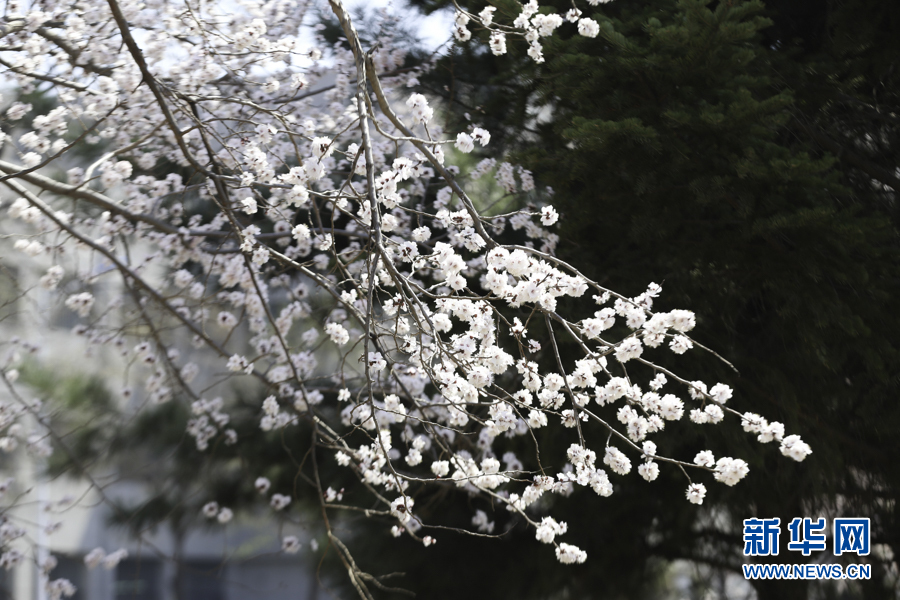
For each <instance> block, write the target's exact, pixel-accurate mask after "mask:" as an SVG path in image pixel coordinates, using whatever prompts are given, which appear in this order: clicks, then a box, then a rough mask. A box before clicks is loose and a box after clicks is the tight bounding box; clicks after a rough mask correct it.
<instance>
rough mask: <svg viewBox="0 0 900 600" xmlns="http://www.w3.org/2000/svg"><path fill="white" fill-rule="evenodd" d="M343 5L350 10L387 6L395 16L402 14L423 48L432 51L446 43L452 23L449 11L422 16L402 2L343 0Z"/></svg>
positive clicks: (451, 14)
mask: <svg viewBox="0 0 900 600" xmlns="http://www.w3.org/2000/svg"><path fill="white" fill-rule="evenodd" d="M345 5H346V6H348V7H349V8H351V9H355V8H358V7H362V6H365V7H366V8H372V7H380V6H389V7H390V8H391V9H392V11H393V12H394V13H396V14H402V15H405V16H406V17H407V19H408V20H409V21H410V22H411V24H412V25H413V27H412V29H413V31H416V32H417V33H418V34H419V36H420V38H421V39H422V41H423V42H424V43H425V46H426V47H427V48H428V49H430V50H434V49H435V48H437V47H438V46H440V45H441V44H443V43H444V42H446V41H447V39H448V38H449V37H450V26H451V24H452V23H453V13H452V12H451V11H440V12H437V13H434V14H431V15H428V16H422V15H421V14H420V13H419V11H417V10H416V9H414V8H410V7H408V6H407V5H406V2H404V1H403V0H399V1H391V0H345Z"/></svg>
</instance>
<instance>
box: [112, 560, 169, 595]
mask: <svg viewBox="0 0 900 600" xmlns="http://www.w3.org/2000/svg"><path fill="white" fill-rule="evenodd" d="M160 570H161V569H160V564H159V561H157V560H153V559H150V558H141V557H137V558H133V559H127V560H123V561H122V562H120V563H119V566H117V567H116V583H115V588H114V594H115V595H114V597H115V599H116V600H160V598H162V594H160Z"/></svg>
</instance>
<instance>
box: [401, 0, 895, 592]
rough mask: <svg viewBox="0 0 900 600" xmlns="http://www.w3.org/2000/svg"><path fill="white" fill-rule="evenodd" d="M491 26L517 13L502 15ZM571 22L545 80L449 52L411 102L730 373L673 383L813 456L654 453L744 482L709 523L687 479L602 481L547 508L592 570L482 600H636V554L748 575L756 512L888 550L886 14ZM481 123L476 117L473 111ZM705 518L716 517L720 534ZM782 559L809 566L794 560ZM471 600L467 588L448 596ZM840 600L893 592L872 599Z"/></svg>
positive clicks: (521, 556)
mask: <svg viewBox="0 0 900 600" xmlns="http://www.w3.org/2000/svg"><path fill="white" fill-rule="evenodd" d="M416 4H421V5H422V6H424V7H425V8H426V9H430V10H433V9H436V8H438V7H440V6H442V5H443V4H444V3H442V2H421V3H416ZM492 4H494V3H492ZM541 4H542V6H543V7H548V8H549V7H550V6H551V5H552V6H553V7H554V9H555V10H556V11H557V12H564V11H565V10H566V9H567V8H568V7H569V5H568V3H565V2H542V3H541ZM496 5H497V6H498V7H499V9H498V13H500V12H503V11H508V12H509V14H510V15H513V16H514V15H515V13H516V9H515V8H514V6H513V5H512V4H510V3H506V2H499V3H496ZM482 7H483V3H472V4H470V5H467V8H468V9H469V10H471V11H472V12H478V11H479V10H480V9H481V8H482ZM579 7H580V8H582V9H583V10H585V12H586V13H587V15H586V16H591V17H592V18H594V19H595V20H597V21H598V22H599V23H600V27H601V32H600V35H599V36H598V37H597V38H596V39H587V38H583V37H580V36H578V35H577V34H576V33H575V26H574V25H570V24H565V25H563V26H562V27H561V28H560V29H559V30H558V35H556V36H554V37H553V38H548V39H547V40H546V43H545V46H544V54H545V56H546V58H547V62H546V63H545V64H543V65H539V66H535V65H534V64H532V63H531V62H530V61H529V60H528V59H527V58H524V57H523V55H524V50H525V48H524V46H523V44H522V43H521V42H519V43H518V45H517V44H516V43H512V42H511V43H510V49H511V53H510V56H507V57H501V58H499V59H498V58H495V57H493V56H491V55H490V54H486V53H484V52H483V51H479V50H478V49H477V47H475V46H467V47H465V48H461V49H458V50H456V51H455V52H454V54H453V55H452V56H451V57H450V58H449V59H448V60H446V61H444V63H443V64H442V65H441V66H440V67H439V68H438V70H437V71H436V75H435V76H433V78H432V79H430V80H428V81H426V83H425V85H426V87H427V88H428V91H431V92H432V93H437V94H439V95H441V96H443V97H444V98H445V100H446V107H447V108H448V109H449V110H450V111H451V112H452V114H453V115H454V116H455V117H456V118H457V119H458V120H457V121H456V122H455V123H456V126H457V127H458V128H462V127H465V125H464V123H465V121H464V120H463V119H462V118H461V117H460V115H461V114H462V113H463V112H470V113H471V114H472V116H473V120H475V121H476V122H478V123H480V124H484V125H485V126H487V127H489V128H491V130H492V134H493V135H494V139H495V141H496V142H497V143H498V145H502V146H503V147H505V148H507V149H509V150H512V151H513V152H514V154H515V155H516V157H517V158H518V160H519V161H520V162H521V163H522V164H523V165H524V166H526V167H527V168H529V169H532V170H533V171H534V173H535V176H536V178H537V179H538V181H539V182H540V183H543V184H546V185H550V186H552V187H553V188H554V190H555V191H556V195H555V197H554V199H553V203H554V205H555V206H556V207H557V208H558V209H560V211H561V212H562V213H563V214H564V219H563V221H562V231H561V237H562V239H563V240H564V243H563V244H562V246H561V248H560V254H561V255H562V256H563V258H566V259H568V260H570V261H571V262H574V263H575V264H577V265H578V266H579V268H581V269H583V270H584V272H585V273H586V274H588V275H590V276H592V277H595V278H597V279H599V280H600V281H601V282H602V283H604V284H605V285H608V286H609V287H611V288H613V289H616V290H618V291H620V292H623V293H626V294H632V295H634V294H637V293H640V292H641V291H643V289H644V287H645V286H646V283H647V282H649V281H656V282H658V283H661V284H663V289H664V292H663V296H662V299H661V301H660V302H659V303H658V304H659V308H661V309H663V310H665V309H669V308H676V307H683V308H690V309H692V310H694V311H696V312H697V314H698V315H699V317H700V318H699V322H698V327H697V329H696V331H695V333H696V337H697V339H698V340H699V341H701V342H702V343H704V344H706V345H707V346H710V347H712V348H714V349H715V350H716V351H718V352H719V353H721V354H722V355H723V356H725V357H726V358H727V359H728V360H729V361H731V362H733V363H734V364H735V366H736V367H737V368H738V369H739V371H740V373H741V376H740V377H737V376H736V375H735V374H734V373H732V372H730V371H729V370H728V369H727V368H725V367H724V366H723V365H721V364H720V363H718V362H717V361H715V360H714V359H713V358H711V357H710V356H709V355H704V354H702V353H698V352H694V353H692V354H689V355H687V356H685V357H676V358H678V359H679V360H676V361H675V363H676V364H677V365H678V367H679V368H680V369H681V371H682V372H685V373H690V374H691V376H693V377H696V378H698V379H703V380H705V381H709V382H710V383H713V382H716V381H725V382H727V383H729V384H731V385H732V386H734V387H735V389H736V394H735V399H734V400H733V401H732V406H733V407H734V408H736V409H737V410H739V411H741V412H744V411H750V412H757V413H760V414H762V415H765V416H766V417H768V418H769V419H770V420H778V421H783V422H784V423H785V424H786V426H787V429H788V431H791V432H797V433H800V434H801V435H802V436H803V437H804V439H805V440H807V441H808V442H809V443H810V444H811V445H812V447H813V449H814V454H813V455H812V456H811V457H809V458H808V459H807V461H806V462H804V463H803V464H802V465H798V464H795V463H793V462H791V461H788V460H786V459H784V457H781V456H780V455H779V454H778V452H777V448H775V447H774V445H770V446H760V445H759V444H757V443H756V442H755V441H754V440H753V439H752V437H751V436H749V435H748V434H744V433H743V432H741V431H740V430H739V428H738V427H737V426H735V425H734V423H733V422H732V426H731V427H729V426H727V425H726V426H720V427H716V428H708V429H703V430H701V431H700V432H698V433H697V434H696V437H690V438H689V437H686V436H682V437H681V438H680V439H679V440H678V441H677V444H676V445H675V446H673V447H671V448H667V450H669V451H671V452H675V453H677V454H679V455H681V456H689V457H692V456H693V453H694V452H696V451H697V450H699V449H702V448H710V449H712V450H713V451H714V453H715V454H716V456H719V455H720V454H723V453H725V452H726V451H727V452H728V453H729V454H732V455H737V456H741V457H743V458H745V459H746V460H748V462H749V463H750V465H751V474H750V476H749V477H748V478H747V479H746V480H745V481H744V482H742V483H740V484H739V485H738V486H737V487H735V488H733V489H732V488H725V487H723V486H721V485H709V484H710V482H706V483H707V484H708V487H709V488H710V493H709V495H708V497H707V503H706V505H705V507H704V510H697V509H696V507H694V506H693V505H690V504H687V503H686V502H684V500H683V488H684V485H685V481H684V479H683V477H681V478H679V477H678V475H679V474H678V473H668V474H666V473H665V472H666V469H665V468H664V469H663V472H664V475H663V476H662V477H661V479H662V481H659V482H657V483H655V484H652V485H651V484H646V483H645V482H643V481H642V480H640V479H638V478H637V477H628V478H617V484H618V485H617V493H616V494H615V495H614V496H613V497H612V498H609V499H594V498H590V499H588V498H585V497H584V495H581V496H577V497H578V498H579V500H578V501H575V502H571V501H564V502H561V503H560V505H561V506H559V507H555V508H554V511H557V510H559V509H560V508H562V511H563V512H566V513H568V514H561V515H560V516H561V517H562V518H566V517H570V518H567V519H566V520H569V522H570V525H572V524H573V523H582V524H583V523H592V525H591V529H590V531H589V532H586V531H576V532H575V533H574V536H573V540H572V543H575V544H578V545H582V544H584V545H583V546H582V547H584V548H585V549H586V550H587V551H588V555H589V556H590V559H589V563H588V564H589V565H590V567H587V566H586V567H585V568H584V570H579V569H572V568H571V567H559V568H554V566H552V565H550V564H548V562H549V561H546V558H547V557H544V558H545V560H544V561H543V562H542V561H539V560H536V561H535V563H534V564H533V565H532V569H530V570H529V572H533V570H534V569H537V568H540V569H541V578H540V582H539V583H535V584H534V586H529V587H527V589H526V590H515V591H513V590H510V589H509V588H504V587H502V586H498V587H497V588H496V589H495V588H490V589H492V591H493V592H494V593H493V594H492V595H491V597H497V598H500V597H510V598H521V597H548V596H549V595H551V594H550V591H551V590H567V591H566V593H567V594H568V595H567V597H573V598H574V597H603V598H606V597H615V594H616V593H617V592H616V590H619V591H621V590H625V592H624V593H626V594H627V595H628V597H635V595H638V594H639V593H640V590H641V588H642V585H643V584H646V583H647V581H646V580H644V579H642V577H644V573H645V571H644V569H645V568H647V567H648V566H650V565H652V564H655V563H653V558H654V557H655V558H663V559H669V560H671V559H677V558H689V559H694V560H698V561H700V562H704V563H707V564H710V565H712V566H716V567H724V568H732V569H733V568H734V567H735V566H736V565H737V564H739V563H740V562H741V560H742V557H741V549H742V546H741V536H740V521H741V520H742V519H744V518H747V517H750V516H755V515H758V516H780V517H781V518H782V522H787V521H789V520H790V519H791V518H793V517H795V516H813V517H814V516H817V515H822V516H832V515H835V514H845V515H848V516H857V515H858V516H870V517H872V519H873V527H874V532H875V533H874V538H873V541H877V542H879V543H886V544H889V545H891V546H892V548H893V550H894V552H895V553H896V552H897V551H898V550H900V523H898V521H897V513H896V510H897V508H896V497H897V491H898V482H900V469H898V466H897V464H896V462H895V461H893V460H892V459H891V458H890V457H894V456H900V441H898V440H900V437H898V433H900V406H898V403H897V401H896V398H897V391H898V376H900V368H898V367H900V360H898V359H900V356H898V347H897V343H898V340H900V321H898V319H897V314H898V309H900V306H898V297H900V296H898V292H900V289H898V283H900V279H898V275H900V272H898V269H900V260H898V259H900V252H898V239H897V227H896V226H897V223H898V221H897V216H898V213H897V208H896V206H897V201H896V200H897V198H896V189H897V179H896V169H897V165H898V163H900V160H898V159H900V157H898V154H897V153H898V152H900V144H898V137H897V136H898V133H900V120H898V118H897V115H898V114H900V98H898V95H897V90H898V89H900V86H897V85H896V84H895V82H896V79H897V75H896V72H895V71H896V69H895V67H894V65H896V64H897V61H898V60H900V47H898V43H897V41H896V23H897V22H898V19H900V7H898V6H897V5H896V4H895V3H884V2H876V1H874V0H869V1H860V2H836V1H835V2H819V3H810V2H773V3H770V4H769V5H768V6H766V5H764V4H763V3H762V2H760V1H758V0H750V1H744V0H731V1H727V2H726V1H720V2H711V1H709V0H677V1H675V0H644V1H637V0H616V2H613V3H610V4H606V5H602V6H601V7H598V8H596V9H594V8H590V7H588V6H587V5H585V6H581V5H579ZM546 9H547V8H545V9H543V10H546ZM892 24H894V25H893V26H892ZM479 106H481V107H485V110H484V112H480V111H478V112H477V113H476V112H475V110H476V109H477V107H479ZM476 114H477V115H478V116H475V115H476ZM538 114H540V115H541V118H535V115H538ZM493 143H494V142H493V141H492V144H493ZM885 186H892V187H885ZM726 449H729V450H726ZM551 452H552V451H551ZM648 496H649V497H648ZM707 507H709V508H708V509H707ZM711 510H715V511H716V512H717V513H721V515H722V517H720V519H719V520H717V521H716V522H715V523H713V522H710V520H709V518H708V517H709V514H710V511H711ZM519 536H520V537H522V536H524V537H525V538H530V537H532V536H529V535H528V534H527V533H520V534H519ZM513 537H514V536H513ZM575 537H580V538H586V539H575ZM611 539H615V540H616V541H615V543H610V540H611ZM592 540H595V542H594V543H592ZM447 542H449V543H450V544H453V545H454V546H453V548H454V550H455V551H457V552H460V553H462V552H469V550H468V549H469V548H470V547H471V546H465V548H466V549H465V550H464V549H463V546H462V544H463V543H466V544H469V541H468V540H461V539H460V540H459V541H458V542H457V541H454V540H450V539H448V536H443V537H442V543H447ZM529 544H532V545H533V541H531V540H528V542H527V543H526V542H525V541H524V540H522V543H518V542H515V543H506V542H499V543H497V544H496V545H495V546H492V547H491V548H493V549H492V550H487V549H485V550H484V552H485V553H486V554H487V553H494V552H495V553H496V555H497V556H500V557H503V558H502V560H501V561H495V562H493V563H492V564H493V567H494V568H493V570H492V574H491V577H492V578H498V579H500V580H502V581H504V582H509V580H510V579H514V578H517V577H522V573H523V572H524V570H523V567H524V566H526V565H528V564H529V561H530V558H529V557H531V556H532V554H533V553H534V552H537V553H540V551H541V550H543V549H542V548H534V547H531V546H530V545H529ZM447 552H448V555H449V554H450V553H452V550H447ZM789 560H790V561H794V562H801V561H802V560H803V558H802V555H799V554H797V555H794V553H789ZM786 561H788V558H786V557H785V556H781V557H779V562H786ZM416 575H417V576H416V577H415V579H416V581H415V583H412V582H411V583H410V584H409V585H410V587H412V588H417V587H418V584H419V581H422V580H424V581H426V582H427V581H430V578H431V577H433V576H434V574H433V571H432V569H431V568H429V567H428V565H427V564H424V563H423V565H422V570H421V571H420V572H419V573H417V574H416ZM484 584H485V582H484V580H482V579H481V578H475V579H473V580H472V581H471V582H470V581H469V580H463V581H457V582H455V587H454V589H455V590H456V591H457V592H458V593H459V592H461V591H462V590H470V589H477V588H476V587H475V586H476V585H484ZM470 585H472V586H473V587H471V588H470V587H469V586H470ZM643 587H644V590H645V591H646V585H643ZM851 591H852V592H853V593H864V595H865V597H872V598H880V597H885V594H890V593H891V592H889V590H886V589H885V588H884V587H883V584H882V583H881V582H880V581H878V582H876V581H873V582H872V583H871V584H866V585H865V586H863V587H860V588H858V589H855V588H854V590H851ZM759 592H760V597H761V598H780V597H789V598H799V597H804V596H805V593H806V587H805V586H803V585H800V584H798V583H796V582H782V583H777V582H776V583H771V584H768V585H765V586H764V585H760V586H759ZM473 593H474V592H473ZM429 597H440V594H438V595H435V596H431V595H429Z"/></svg>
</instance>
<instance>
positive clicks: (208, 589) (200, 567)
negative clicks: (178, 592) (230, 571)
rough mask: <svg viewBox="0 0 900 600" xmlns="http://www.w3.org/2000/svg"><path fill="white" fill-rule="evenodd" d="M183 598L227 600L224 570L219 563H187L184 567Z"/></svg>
mask: <svg viewBox="0 0 900 600" xmlns="http://www.w3.org/2000/svg"><path fill="white" fill-rule="evenodd" d="M181 573H182V575H181V578H182V579H181V585H182V590H183V594H182V597H184V598H190V599H191V600H225V589H224V587H225V586H224V583H225V582H224V574H225V573H224V569H223V567H222V563H221V562H217V561H186V562H185V563H184V565H183V566H182V571H181Z"/></svg>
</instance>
